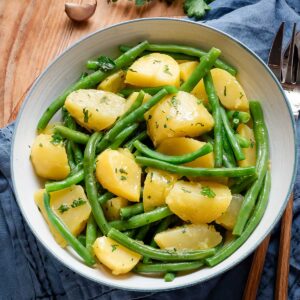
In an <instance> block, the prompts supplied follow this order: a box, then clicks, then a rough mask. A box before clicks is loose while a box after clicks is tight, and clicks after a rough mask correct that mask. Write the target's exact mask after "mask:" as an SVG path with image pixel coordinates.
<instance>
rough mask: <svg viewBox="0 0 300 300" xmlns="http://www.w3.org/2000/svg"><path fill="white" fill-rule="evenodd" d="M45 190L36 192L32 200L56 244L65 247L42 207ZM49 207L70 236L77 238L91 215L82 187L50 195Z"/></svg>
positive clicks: (73, 187) (63, 241)
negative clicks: (68, 231) (69, 232)
mask: <svg viewBox="0 0 300 300" xmlns="http://www.w3.org/2000/svg"><path fill="white" fill-rule="evenodd" d="M44 192H45V190H44V189H43V190H38V191H37V192H36V193H35V194H34V200H35V203H36V204H37V206H38V208H39V209H40V211H41V213H42V214H43V216H44V218H45V220H46V222H47V223H48V226H49V229H50V231H51V233H52V234H53V236H54V239H55V240H56V242H57V243H58V244H59V245H60V246H62V247H65V246H66V245H67V242H66V241H65V239H64V238H63V237H62V236H61V234H60V233H59V232H58V231H57V230H56V228H54V226H53V225H52V224H51V222H50V221H49V219H48V216H47V212H46V210H45V206H44V198H43V196H44ZM50 207H51V208H52V210H53V211H54V212H55V213H56V214H57V215H58V216H59V218H60V219H61V220H62V221H63V223H64V224H65V225H66V226H67V228H68V229H69V230H70V231H71V233H72V234H74V235H75V236H77V235H78V234H79V233H80V232H81V231H82V230H83V229H84V228H85V226H86V222H87V219H88V218H89V216H90V213H91V207H90V204H89V202H88V199H87V197H86V195H85V193H84V190H83V188H82V186H80V185H73V186H71V187H68V188H65V189H63V190H60V191H57V192H52V193H50Z"/></svg>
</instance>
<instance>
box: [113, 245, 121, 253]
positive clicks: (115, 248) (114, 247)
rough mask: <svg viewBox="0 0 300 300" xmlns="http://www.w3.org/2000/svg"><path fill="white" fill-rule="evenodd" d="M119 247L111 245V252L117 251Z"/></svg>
mask: <svg viewBox="0 0 300 300" xmlns="http://www.w3.org/2000/svg"><path fill="white" fill-rule="evenodd" d="M118 246H119V245H111V252H114V251H116V250H117V247H118Z"/></svg>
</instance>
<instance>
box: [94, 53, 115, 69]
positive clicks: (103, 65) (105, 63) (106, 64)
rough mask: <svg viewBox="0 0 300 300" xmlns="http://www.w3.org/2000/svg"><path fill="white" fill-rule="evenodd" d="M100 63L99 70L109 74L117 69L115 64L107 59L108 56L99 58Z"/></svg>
mask: <svg viewBox="0 0 300 300" xmlns="http://www.w3.org/2000/svg"><path fill="white" fill-rule="evenodd" d="M97 61H98V63H99V69H100V70H101V71H103V72H108V71H110V70H112V69H114V68H115V67H116V64H115V62H114V61H113V60H112V59H111V58H109V57H107V56H100V57H98V58H97Z"/></svg>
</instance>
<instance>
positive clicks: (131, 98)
mask: <svg viewBox="0 0 300 300" xmlns="http://www.w3.org/2000/svg"><path fill="white" fill-rule="evenodd" d="M138 95H139V92H133V93H132V94H131V95H130V96H129V97H128V98H127V101H129V102H130V103H134V101H135V100H136V98H137V97H138ZM150 98H152V96H151V95H150V94H148V93H145V96H144V99H143V104H144V103H146V102H147V101H148V100H149V99H150Z"/></svg>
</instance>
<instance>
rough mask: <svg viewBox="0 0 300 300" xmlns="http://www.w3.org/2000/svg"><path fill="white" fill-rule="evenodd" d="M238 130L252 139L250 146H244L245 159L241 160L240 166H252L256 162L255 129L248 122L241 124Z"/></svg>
mask: <svg viewBox="0 0 300 300" xmlns="http://www.w3.org/2000/svg"><path fill="white" fill-rule="evenodd" d="M236 132H237V133H238V134H240V135H241V136H243V137H245V138H246V139H248V140H249V141H250V146H249V147H248V148H242V151H243V153H244V155H245V159H243V160H239V161H238V165H239V167H250V166H255V164H256V142H255V137H254V133H253V130H252V129H251V128H250V127H248V126H247V125H246V124H239V126H238V128H237V129H236Z"/></svg>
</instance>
